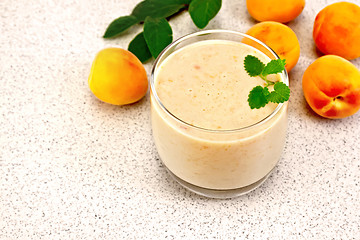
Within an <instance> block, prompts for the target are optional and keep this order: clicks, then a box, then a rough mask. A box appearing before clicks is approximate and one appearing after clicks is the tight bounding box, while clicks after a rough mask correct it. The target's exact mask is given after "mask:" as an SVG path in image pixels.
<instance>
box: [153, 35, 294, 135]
mask: <svg viewBox="0 0 360 240" xmlns="http://www.w3.org/2000/svg"><path fill="white" fill-rule="evenodd" d="M212 33H224V34H232V35H237V36H240V37H246V38H249V39H251V40H253V41H255V42H257V43H258V44H260V45H262V46H263V47H265V48H266V49H267V50H268V51H270V52H271V53H272V54H273V55H274V57H275V58H276V59H280V57H279V56H278V55H277V54H276V52H275V51H274V50H272V49H271V48H270V47H269V46H267V45H266V44H265V43H263V42H262V41H260V40H258V39H256V38H254V37H252V36H250V35H247V34H245V33H241V32H237V31H233V30H224V29H213V30H201V31H197V32H194V33H190V34H186V35H184V36H182V37H179V38H178V39H176V40H175V41H173V42H172V43H170V44H169V45H168V46H167V47H166V48H164V50H162V52H161V53H160V54H159V55H158V57H157V58H156V59H155V62H154V64H153V67H152V69H151V74H150V91H151V94H152V95H153V96H154V98H155V100H156V102H157V103H158V104H159V106H160V108H161V109H162V110H163V111H164V112H165V113H166V114H167V115H169V116H170V117H171V118H172V119H174V120H175V121H177V122H179V123H180V124H183V125H185V126H186V127H189V128H192V129H196V130H198V131H204V132H209V133H235V132H241V131H245V130H250V129H252V128H255V127H257V126H260V125H263V124H265V123H266V122H268V121H269V120H270V119H272V118H273V117H274V116H275V115H276V114H277V113H278V112H279V111H280V109H282V108H283V107H285V106H286V105H285V104H287V102H284V103H279V104H278V106H277V107H276V108H275V109H274V111H272V112H271V113H270V114H269V115H267V116H266V117H265V118H263V119H261V120H260V121H258V122H256V123H253V124H250V125H248V126H245V127H240V128H234V129H208V128H204V127H199V126H196V125H192V124H190V123H187V122H186V121H184V120H182V119H180V118H178V117H177V116H175V115H174V114H173V113H172V112H170V111H169V110H168V109H167V108H166V107H165V106H164V104H163V103H162V102H161V100H160V98H159V96H158V94H157V92H156V89H155V72H156V69H157V68H158V67H159V66H160V65H159V62H160V60H161V59H162V57H163V56H164V55H165V54H166V53H167V52H168V51H169V49H170V48H171V47H173V46H174V45H177V44H179V43H180V42H183V41H185V40H187V39H190V38H192V37H196V36H203V35H209V34H212ZM211 40H217V39H211ZM202 41H206V40H202ZM229 41H233V40H229ZM170 54H171V53H170ZM280 74H281V75H283V77H284V83H285V84H286V85H287V86H289V77H288V73H287V71H286V70H283V71H282V72H281V73H280ZM150 98H151V97H150Z"/></svg>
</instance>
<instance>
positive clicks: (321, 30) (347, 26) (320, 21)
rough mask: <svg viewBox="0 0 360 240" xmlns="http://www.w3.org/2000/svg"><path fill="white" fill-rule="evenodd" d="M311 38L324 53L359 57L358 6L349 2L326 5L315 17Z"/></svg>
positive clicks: (359, 14)
mask: <svg viewBox="0 0 360 240" xmlns="http://www.w3.org/2000/svg"><path fill="white" fill-rule="evenodd" d="M313 38H314V42H315V44H316V46H317V48H318V49H319V50H320V51H321V52H322V53H324V54H333V55H338V56H341V57H343V58H346V59H348V60H352V59H355V58H358V57H360V7H359V6H358V5H356V4H354V3H349V2H338V3H333V4H331V5H328V6H326V7H325V8H323V9H322V10H321V11H320V12H319V13H318V14H317V16H316V18H315V21H314V29H313Z"/></svg>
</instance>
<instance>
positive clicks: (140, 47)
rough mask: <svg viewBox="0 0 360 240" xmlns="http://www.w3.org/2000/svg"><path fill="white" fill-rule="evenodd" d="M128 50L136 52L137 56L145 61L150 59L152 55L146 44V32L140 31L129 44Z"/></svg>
mask: <svg viewBox="0 0 360 240" xmlns="http://www.w3.org/2000/svg"><path fill="white" fill-rule="evenodd" d="M128 50H129V51H130V52H132V53H133V54H135V56H136V57H137V58H138V59H139V60H140V61H141V62H142V63H143V62H146V61H147V60H149V59H150V58H151V57H152V56H151V53H150V50H149V48H148V46H147V44H146V41H145V38H144V33H143V32H141V33H139V34H138V35H137V36H136V37H135V38H134V39H133V40H132V41H131V42H130V44H129V47H128Z"/></svg>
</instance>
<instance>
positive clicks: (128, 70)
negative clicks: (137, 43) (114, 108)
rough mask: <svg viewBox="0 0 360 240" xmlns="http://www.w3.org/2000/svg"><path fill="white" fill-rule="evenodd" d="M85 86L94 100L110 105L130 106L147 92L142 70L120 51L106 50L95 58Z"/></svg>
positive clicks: (127, 52) (124, 52) (134, 57)
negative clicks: (87, 85)
mask: <svg viewBox="0 0 360 240" xmlns="http://www.w3.org/2000/svg"><path fill="white" fill-rule="evenodd" d="M88 82H89V87H90V90H91V91H92V92H93V94H94V95H95V96H96V97H97V98H98V99H100V100H101V101H104V102H106V103H110V104H114V105H125V104H130V103H134V102H136V101H138V100H140V99H141V98H142V97H144V96H145V94H146V92H147V89H148V79H147V75H146V71H145V68H144V66H143V65H142V63H141V62H140V60H139V59H138V58H137V57H136V56H135V55H134V54H133V53H131V52H130V51H127V50H124V49H121V48H106V49H103V50H101V51H100V52H99V53H98V54H97V55H96V57H95V59H94V61H93V64H92V67H91V71H90V76H89V80H88Z"/></svg>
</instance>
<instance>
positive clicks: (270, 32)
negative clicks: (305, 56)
mask: <svg viewBox="0 0 360 240" xmlns="http://www.w3.org/2000/svg"><path fill="white" fill-rule="evenodd" d="M246 34H248V35H250V36H253V37H254V38H256V39H258V40H260V41H262V42H263V43H265V44H266V45H268V46H269V47H270V48H271V49H272V50H274V51H275V53H276V54H277V55H279V57H280V58H281V59H286V65H285V68H286V70H287V71H288V72H290V70H291V69H292V68H293V67H294V66H295V65H296V63H297V62H298V60H299V57H300V44H299V40H298V39H297V37H296V34H295V33H294V31H293V30H291V28H289V27H288V26H286V25H284V24H282V23H278V22H273V21H266V22H261V23H258V24H255V25H254V26H253V27H251V28H250V29H249V30H248V31H247V32H246ZM245 43H247V42H246V41H245ZM248 43H249V42H248ZM250 45H252V46H254V47H255V48H257V49H259V46H260V45H259V46H257V45H256V44H253V43H250ZM259 50H261V49H259Z"/></svg>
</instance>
